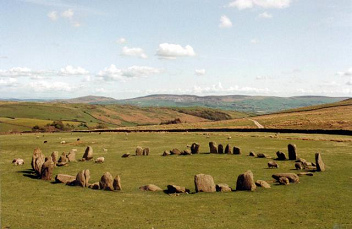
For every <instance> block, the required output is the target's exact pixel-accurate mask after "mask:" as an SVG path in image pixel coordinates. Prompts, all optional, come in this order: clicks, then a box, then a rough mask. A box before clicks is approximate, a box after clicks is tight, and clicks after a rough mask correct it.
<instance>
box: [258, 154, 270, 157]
mask: <svg viewBox="0 0 352 229" xmlns="http://www.w3.org/2000/svg"><path fill="white" fill-rule="evenodd" d="M257 158H269V157H268V156H267V155H266V154H264V153H258V154H257Z"/></svg>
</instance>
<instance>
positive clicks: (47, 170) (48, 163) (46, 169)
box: [41, 157, 54, 180]
mask: <svg viewBox="0 0 352 229" xmlns="http://www.w3.org/2000/svg"><path fill="white" fill-rule="evenodd" d="M53 170H54V162H53V161H52V159H51V157H46V158H45V162H44V164H43V166H42V172H41V179H42V180H51V178H52V175H53Z"/></svg>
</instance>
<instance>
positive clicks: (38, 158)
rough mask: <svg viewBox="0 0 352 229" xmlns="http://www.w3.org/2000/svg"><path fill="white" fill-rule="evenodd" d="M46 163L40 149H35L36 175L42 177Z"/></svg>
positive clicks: (33, 158) (34, 165)
mask: <svg viewBox="0 0 352 229" xmlns="http://www.w3.org/2000/svg"><path fill="white" fill-rule="evenodd" d="M44 162H45V156H44V154H43V153H42V151H41V150H40V149H39V148H35V149H34V152H33V156H32V162H31V165H32V168H33V170H34V171H35V173H36V174H37V175H38V176H40V175H41V173H42V166H43V164H44Z"/></svg>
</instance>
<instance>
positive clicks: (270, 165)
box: [268, 161, 279, 169]
mask: <svg viewBox="0 0 352 229" xmlns="http://www.w3.org/2000/svg"><path fill="white" fill-rule="evenodd" d="M268 167H269V168H270V169H272V168H275V169H277V168H279V165H278V164H277V163H276V162H275V161H269V162H268Z"/></svg>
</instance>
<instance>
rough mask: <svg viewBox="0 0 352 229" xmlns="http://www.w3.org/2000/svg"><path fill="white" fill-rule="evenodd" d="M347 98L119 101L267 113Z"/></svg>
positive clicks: (176, 97) (229, 97) (175, 97)
mask: <svg viewBox="0 0 352 229" xmlns="http://www.w3.org/2000/svg"><path fill="white" fill-rule="evenodd" d="M345 99H347V98H346V97H324V96H297V97H275V96H245V95H225V96H195V95H149V96H145V97H138V98H133V99H126V100H118V101H117V103H119V104H131V105H137V106H157V107H194V106H199V107H209V108H216V109H223V110H236V111H239V112H246V113H255V114H267V113H272V112H278V111H282V110H288V109H293V108H298V107H305V106H311V105H319V104H326V103H333V102H338V101H341V100H345Z"/></svg>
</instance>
